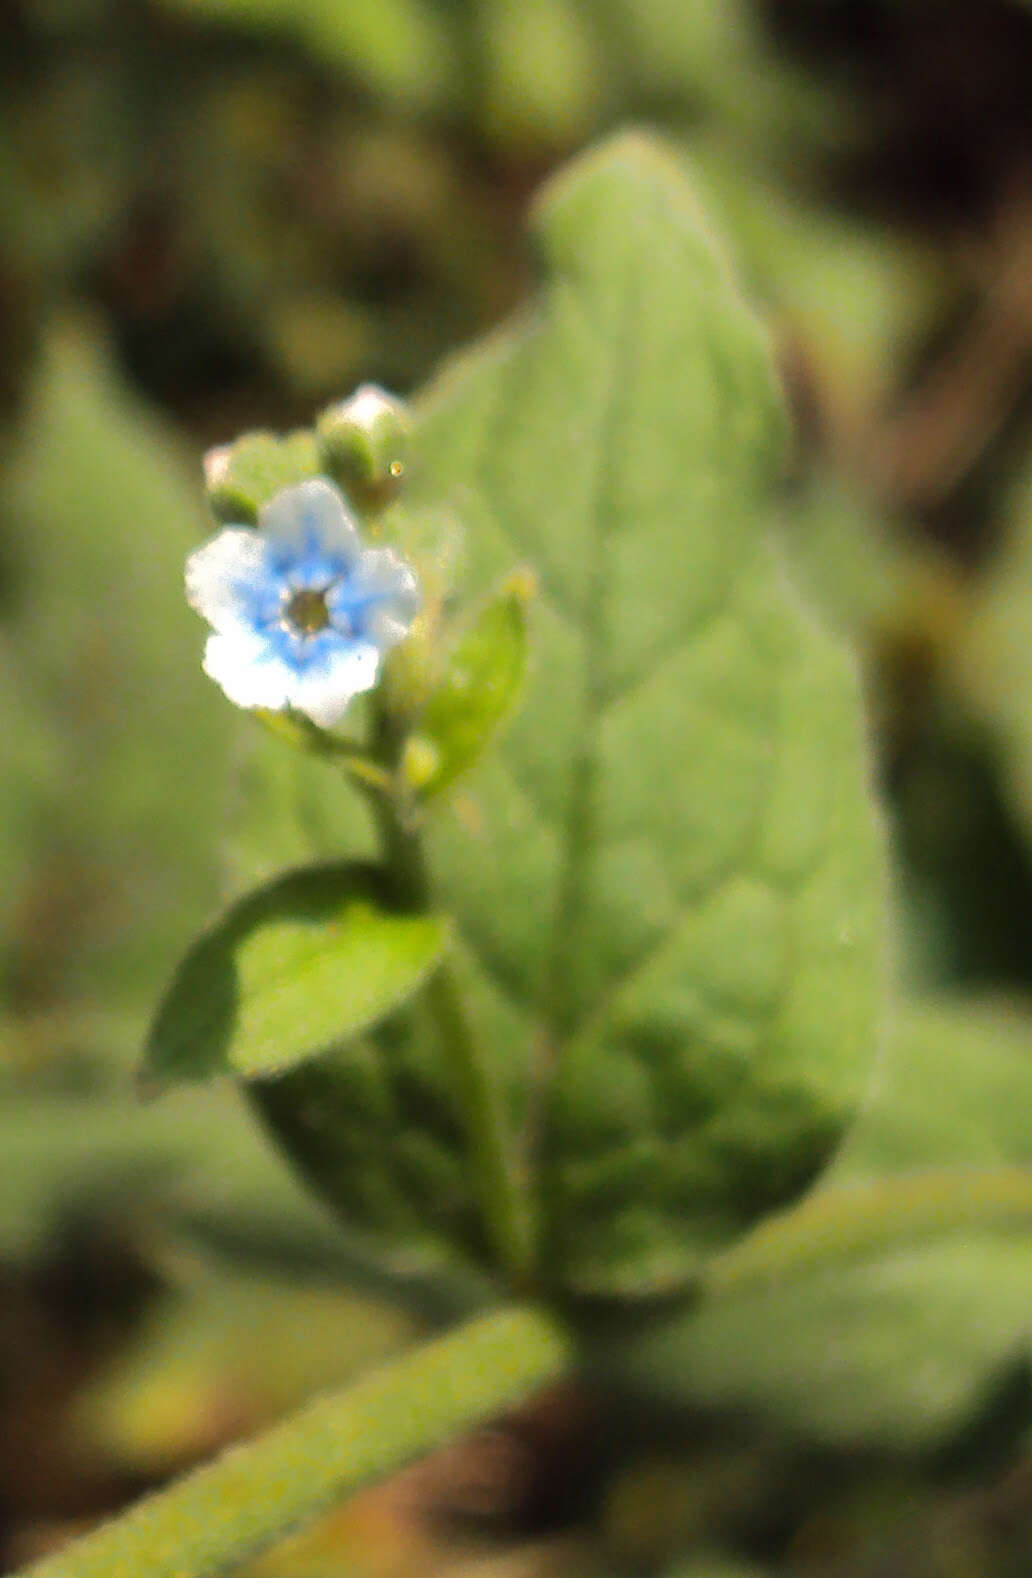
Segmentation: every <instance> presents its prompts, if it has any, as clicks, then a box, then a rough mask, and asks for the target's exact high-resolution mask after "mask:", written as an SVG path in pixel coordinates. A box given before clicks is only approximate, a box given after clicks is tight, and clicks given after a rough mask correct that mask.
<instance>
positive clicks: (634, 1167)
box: [413, 136, 882, 1292]
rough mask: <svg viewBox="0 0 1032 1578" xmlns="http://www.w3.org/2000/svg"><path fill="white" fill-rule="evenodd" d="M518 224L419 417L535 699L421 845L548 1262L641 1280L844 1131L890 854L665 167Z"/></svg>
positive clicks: (714, 271)
mask: <svg viewBox="0 0 1032 1578" xmlns="http://www.w3.org/2000/svg"><path fill="white" fill-rule="evenodd" d="M536 230H537V237H538V241H539V245H540V249H541V253H542V257H543V263H544V270H545V275H546V286H545V289H544V291H543V293H542V295H541V296H540V298H539V300H538V302H537V304H536V306H535V308H534V309H533V311H532V312H531V314H530V315H529V316H528V318H527V319H526V320H525V321H524V322H523V323H521V324H520V325H519V326H518V327H517V328H516V329H515V331H513V332H511V333H509V334H508V335H504V336H502V337H501V338H500V339H496V340H495V341H494V343H492V344H491V345H490V346H489V348H488V349H487V350H486V351H484V352H481V353H475V354H474V355H472V356H470V357H469V358H466V359H464V360H460V361H459V362H458V363H457V364H456V365H455V366H454V367H452V368H451V369H450V370H448V371H447V372H446V373H445V375H444V376H443V377H442V378H441V380H440V381H439V383H438V384H437V386H436V387H435V388H433V389H432V390H431V393H430V396H429V398H428V399H427V400H426V401H425V402H424V403H423V405H422V408H421V410H420V411H419V413H418V422H417V428H416V432H415V434H414V438H413V447H414V466H413V473H414V475H416V476H417V477H420V478H421V484H420V486H421V491H422V493H423V494H424V495H425V496H426V497H428V498H430V499H434V500H441V499H444V500H450V501H451V502H452V503H453V505H454V508H455V510H456V512H457V513H458V514H459V515H461V517H462V518H463V520H464V522H465V527H466V542H465V564H466V578H465V582H464V584H463V586H462V588H461V592H462V596H463V598H464V599H466V598H471V599H472V598H475V597H476V596H478V595H482V594H483V593H484V592H485V591H486V590H487V589H489V588H490V587H492V586H495V585H497V584H498V581H499V579H500V577H501V576H502V575H503V574H504V573H506V572H507V571H509V570H511V569H512V568H514V567H515V566H516V565H520V564H527V565H529V566H530V567H531V568H532V569H533V571H534V572H535V574H536V576H537V578H538V583H539V589H540V595H539V598H538V601H537V604H536V606H535V608H534V610H533V611H532V614H533V618H532V646H533V652H532V662H531V672H530V675H529V680H528V686H527V692H526V697H525V702H524V705H523V707H522V709H521V711H520V713H519V715H518V716H517V718H516V719H515V720H514V722H513V724H512V726H511V727H510V728H509V729H508V730H507V731H506V733H505V736H504V738H503V741H502V743H501V746H500V748H499V749H497V750H493V751H491V752H490V753H488V755H487V757H486V758H485V760H484V762H483V763H482V764H481V766H480V767H479V768H478V769H477V771H476V772H475V774H474V775H472V776H471V778H470V780H469V792H468V794H466V795H465V796H462V797H460V798H459V799H458V801H457V808H456V814H455V815H451V816H447V817H443V818H439V819H438V821H437V823H436V824H435V827H434V830H433V837H432V864H433V869H434V874H435V877H436V879H437V881H438V883H439V885H440V890H441V894H442V897H443V899H444V900H445V902H446V903H447V904H448V905H449V906H450V907H452V908H453V909H454V912H455V914H456V915H457V917H458V922H459V926H460V928H461V932H462V937H463V939H464V942H465V945H466V948H467V950H468V954H469V958H470V965H471V975H472V978H473V980H474V982H475V993H474V996H475V1008H476V1013H477V1016H478V1018H479V1020H480V1024H481V1028H482V1031H483V1033H484V1037H485V1041H486V1043H487V1045H488V1046H489V1047H491V1048H492V1049H493V1050H494V1052H495V1055H496V1057H497V1061H498V1067H499V1077H500V1078H503V1079H505V1081H506V1082H507V1086H508V1090H509V1092H510V1095H511V1107H512V1114H513V1121H514V1123H515V1122H518V1123H520V1124H521V1125H522V1136H523V1142H524V1146H525V1151H526V1157H525V1159H526V1162H527V1169H528V1173H529V1174H530V1175H532V1176H534V1177H535V1178H536V1179H537V1180H538V1181H539V1183H540V1196H541V1200H540V1203H541V1205H542V1207H543V1214H544V1218H545V1221H546V1223H547V1234H548V1236H547V1242H546V1244H545V1246H544V1253H545V1255H546V1256H547V1260H548V1265H549V1267H550V1268H551V1270H550V1273H549V1274H550V1275H553V1276H556V1277H557V1278H560V1279H562V1280H565V1281H566V1282H568V1283H570V1284H572V1285H574V1286H576V1287H579V1288H581V1289H585V1290H589V1289H594V1290H600V1291H608V1292H612V1291H616V1290H626V1291H634V1292H644V1291H650V1290H655V1289H661V1288H669V1287H672V1286H675V1285H677V1284H679V1283H681V1282H683V1281H684V1280H686V1279H687V1278H689V1277H690V1276H691V1275H692V1273H693V1272H694V1270H695V1268H696V1266H697V1263H698V1257H699V1254H700V1252H702V1251H704V1250H705V1249H707V1248H709V1247H712V1246H714V1245H717V1244H720V1243H721V1242H724V1241H725V1240H726V1239H727V1238H728V1237H730V1236H733V1235H735V1234H736V1233H738V1232H739V1231H741V1230H742V1229H743V1228H744V1227H745V1226H747V1225H748V1223H749V1222H750V1221H752V1220H753V1219H754V1218H755V1217H756V1216H757V1215H758V1214H760V1213H762V1212H764V1211H766V1210H769V1209H770V1208H771V1207H772V1206H774V1205H776V1204H778V1203H779V1202H782V1201H785V1200H788V1199H791V1198H792V1197H793V1195H795V1194H796V1193H798V1191H799V1190H801V1189H802V1188H803V1187H804V1186H805V1184H806V1183H807V1182H808V1181H809V1180H810V1178H811V1177H812V1176H813V1175H814V1173H815V1172H816V1171H817V1170H818V1169H819V1168H820V1167H821V1165H822V1164H823V1163H824V1161H825V1160H826V1159H827V1157H828V1155H829V1154H830V1152H831V1150H832V1148H833V1147H834V1146H835V1145H836V1143H837V1141H838V1139H839V1137H840V1136H841V1133H842V1131H843V1129H844V1127H845V1126H846V1124H847V1123H848V1122H849V1121H850V1119H851V1117H852V1115H853V1112H854V1110H855V1107H856V1104H857V1101H858V1099H859V1097H860V1094H861V1092H862V1091H863V1089H864V1085H865V1082H866V1074H867V1068H868V1063H869V1059H870V1056H871V1053H872V1050H873V1046H874V1042H875V1038H876V1026H877V1018H878V1003H879V995H880V992H879V988H880V974H881V969H880V953H881V946H882V944H881V937H880V917H881V886H882V876H881V850H880V841H879V838H878V834H877V830H876V827H875V819H874V816H873V813H872V809H871V805H870V802H869V798H868V793H867V788H866V783H865V771H864V747H863V741H862V729H861V723H860V703H859V698H858V692H857V685H856V680H855V676H854V673H853V669H852V665H851V663H850V661H849V660H848V659H847V657H846V656H845V655H844V653H843V652H842V651H841V650H840V649H839V647H838V646H837V645H836V643H835V642H833V641H832V640H830V639H829V638H828V637H826V636H825V635H824V634H823V633H822V632H821V631H820V630H819V629H818V628H817V626H816V624H815V623H814V622H813V621H812V619H811V618H810V617H809V616H808V614H807V613H806V612H805V611H804V610H803V609H802V608H801V607H800V606H799V604H798V603H797V601H796V599H795V598H794V596H793V595H792V593H791V591H790V590H789V589H788V588H787V586H786V585H785V582H784V579H783V574H782V570H781V567H780V565H779V563H778V562H777V560H776V558H775V557H774V556H773V554H772V553H771V551H770V549H769V547H768V544H767V541H766V535H767V525H768V518H769V517H768V508H769V496H770V492H771V488H772V484H773V482H774V480H775V479H776V477H777V475H778V471H779V467H780V463H781V452H782V438H783V419H782V414H781V408H780V404H779V401H778V398H777V395H776V393H775V390H774V386H773V381H772V378H771V373H770V368H769V365H768V358H767V353H766V347H765V345H764V342H763V337H762V335H761V334H760V333H759V331H758V330H757V327H756V325H755V323H754V321H753V319H752V317H751V316H750V315H749V313H748V312H747V311H746V310H745V309H744V307H743V306H742V304H741V303H740V301H739V300H738V298H737V296H736V294H735V291H734V288H733V285H732V284H731V282H730V281H729V279H728V277H727V274H726V272H725V269H724V266H723V264H722V262H721V260H720V258H719V257H718V256H717V254H716V253H715V251H714V247H713V244H712V242H711V240H710V239H709V237H708V235H707V232H706V229H705V226H704V223H703V221H702V220H701V218H700V216H699V214H698V213H697V211H696V209H695V206H694V203H693V200H692V196H691V192H690V189H689V187H688V184H687V183H686V181H685V178H684V175H683V173H682V171H681V169H680V168H679V167H678V166H677V165H676V164H675V163H673V162H672V161H671V160H669V159H667V158H666V157H665V156H664V155H663V154H662V153H661V152H659V151H658V150H657V149H656V148H655V147H653V146H652V145H651V144H650V143H649V142H647V141H646V140H644V139H642V138H640V137H636V136H630V137H624V138H620V139H618V140H617V141H615V142H614V143H612V144H610V145H609V146H607V147H605V148H603V150H602V151H601V152H599V153H597V154H593V155H590V156H588V157H587V158H586V159H584V160H582V161H581V162H580V163H578V164H576V165H575V166H574V167H573V169H572V170H571V171H570V173H568V174H567V175H566V176H564V177H562V178H560V179H559V180H558V181H557V182H555V183H554V184H553V185H552V187H551V188H550V189H549V191H548V192H547V194H546V197H545V199H544V201H543V202H542V203H541V204H540V206H539V209H538V213H537V220H536ZM413 1033H414V1034H418V1031H417V1030H414V1031H413Z"/></svg>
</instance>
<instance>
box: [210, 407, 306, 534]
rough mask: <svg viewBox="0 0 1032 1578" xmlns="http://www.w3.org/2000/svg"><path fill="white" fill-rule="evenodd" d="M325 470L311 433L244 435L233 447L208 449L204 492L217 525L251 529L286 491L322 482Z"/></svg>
mask: <svg viewBox="0 0 1032 1578" xmlns="http://www.w3.org/2000/svg"><path fill="white" fill-rule="evenodd" d="M321 470H322V467H321V464H320V460H319V449H318V446H317V444H316V442H315V435H314V434H312V433H310V432H308V431H307V430H304V429H301V430H299V431H298V432H296V433H287V434H285V435H284V436H283V437H278V436H277V435H276V434H275V433H245V434H244V436H243V438H238V439H237V440H236V442H235V443H233V444H223V445H220V446H219V447H218V448H217V449H209V451H208V453H207V454H206V455H205V457H204V485H205V492H206V493H207V496H208V504H209V505H210V507H211V511H212V513H213V515H215V517H216V518H217V519H218V520H220V521H230V522H232V523H233V524H234V525H237V526H240V525H248V524H253V523H254V522H255V521H256V520H257V519H258V511H259V510H260V509H261V507H262V505H263V504H267V503H268V501H269V500H270V499H271V498H274V497H275V496H276V494H277V493H279V492H281V491H282V489H283V488H289V487H291V486H293V484H294V483H297V482H304V481H306V480H307V479H308V478H309V477H317V476H319V475H320V474H321Z"/></svg>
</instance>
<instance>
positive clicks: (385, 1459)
mask: <svg viewBox="0 0 1032 1578" xmlns="http://www.w3.org/2000/svg"><path fill="white" fill-rule="evenodd" d="M570 1361H571V1349H570V1343H569V1341H568V1339H567V1337H566V1336H565V1334H564V1333H563V1332H562V1331H561V1330H560V1329H559V1328H558V1327H557V1326H556V1325H555V1324H554V1323H553V1321H552V1320H551V1319H550V1318H549V1317H548V1316H547V1315H544V1314H542V1313H541V1312H540V1311H538V1310H536V1309H532V1308H529V1307H518V1306H515V1307H511V1308H508V1309H502V1310H498V1311H496V1312H493V1313H491V1314H489V1315H485V1316H482V1317H481V1318H480V1319H478V1320H475V1321H472V1322H470V1323H469V1324H468V1325H466V1326H462V1327H460V1328H459V1329H458V1330H457V1331H453V1332H451V1333H449V1334H448V1335H447V1336H445V1337H441V1338H438V1339H437V1340H436V1341H433V1342H429V1343H426V1344H425V1345H424V1346H422V1347H420V1348H417V1349H415V1350H414V1351H413V1352H411V1353H407V1354H404V1355H403V1356H402V1357H401V1358H399V1359H395V1360H394V1361H393V1362H392V1363H390V1364H387V1365H384V1366H383V1367H382V1368H380V1369H378V1370H376V1371H374V1372H373V1373H372V1374H370V1375H368V1376H366V1377H365V1378H364V1379H363V1380H361V1381H359V1382H358V1383H357V1384H356V1385H353V1386H350V1387H348V1388H346V1389H345V1390H344V1391H341V1392H338V1393H335V1394H332V1395H330V1396H328V1397H324V1398H321V1399H320V1400H319V1401H317V1402H315V1403H312V1404H311V1405H310V1406H309V1407H308V1408H306V1409H304V1410H303V1411H302V1412H301V1413H299V1414H297V1415H296V1416H295V1417H294V1418H292V1419H290V1420H288V1421H287V1422H286V1423H284V1424H281V1425H278V1426H276V1427H275V1428H274V1429H272V1430H270V1431H268V1432H267V1433H266V1434H265V1435H263V1436H260V1437H259V1438H258V1440H257V1441H253V1442H250V1443H249V1444H248V1445H246V1446H240V1447H235V1448H233V1449H231V1450H230V1451H229V1452H227V1453H226V1454H225V1455H224V1456H223V1457H221V1458H219V1459H218V1460H217V1461H216V1462H215V1463H213V1464H211V1465H209V1466H208V1467H205V1468H202V1469H199V1470H197V1471H196V1472H195V1473H193V1474H190V1475H188V1476H187V1477H186V1478H185V1479H182V1480H180V1481H179V1482H178V1483H177V1484H175V1485H172V1486H171V1487H170V1488H169V1489H168V1490H163V1491H160V1492H159V1493H158V1494H157V1495H154V1496H150V1497H148V1498H147V1499H146V1500H144V1501H141V1502H139V1503H138V1504H137V1505H136V1506H135V1507H132V1508H131V1509H130V1510H129V1511H128V1512H126V1513H124V1514H123V1515H122V1516H121V1517H119V1518H116V1519H115V1520H114V1521H112V1522H111V1523H108V1524H105V1525H104V1526H103V1527H101V1528H99V1529H97V1530H95V1531H94V1532H93V1533H92V1534H88V1535H86V1536H85V1538H83V1539H81V1540H77V1541H75V1542H74V1543H73V1544H71V1545H69V1546H68V1547H67V1549H66V1550H63V1551H61V1552H59V1553H58V1554H57V1555H56V1556H52V1557H49V1558H47V1559H46V1560H44V1561H42V1562H40V1563H38V1564H37V1565H36V1566H34V1567H32V1568H31V1569H28V1570H27V1571H26V1572H25V1573H24V1574H23V1575H22V1578H216V1575H218V1574H223V1573H226V1572H228V1571H230V1570H231V1569H233V1568H236V1567H238V1566H239V1565H240V1564H241V1563H243V1562H245V1561H247V1560H248V1559H249V1558H251V1557H252V1556H256V1555H257V1554H258V1553H259V1552H261V1551H262V1550H264V1549H265V1548H266V1547H267V1546H269V1545H271V1544H273V1543H274V1542H275V1541H276V1540H279V1539H281V1538H283V1537H284V1536H285V1535H287V1534H289V1533H291V1532H292V1531H293V1530H294V1529H296V1528H297V1527H298V1526H299V1525H301V1524H303V1523H306V1522H308V1521H309V1520H311V1519H312V1518H315V1517H317V1516H318V1515H319V1514H320V1513H322V1512H326V1511H328V1510H329V1509H330V1508H331V1507H333V1506H334V1505H335V1503H337V1502H338V1501H340V1500H341V1499H342V1498H343V1497H345V1496H348V1495H350V1494H351V1493H352V1492H354V1491H356V1490H358V1489H360V1488H361V1487H362V1486H363V1485H366V1484H369V1483H370V1482H371V1481H373V1480H377V1479H381V1478H383V1477H384V1476H385V1475H387V1474H390V1473H392V1472H394V1471H395V1470H397V1469H399V1468H401V1467H403V1466H404V1464H406V1463H408V1462H410V1461H411V1460H412V1459H413V1458H415V1457H418V1456H421V1455H422V1454H423V1453H425V1452H428V1451H430V1450H431V1449H432V1448H434V1447H436V1446H439V1445H441V1444H442V1443H443V1442H445V1441H447V1440H449V1439H450V1438H451V1437H452V1436H454V1435H456V1434H458V1433H460V1432H462V1431H465V1430H469V1429H470V1428H471V1427H473V1426H474V1425H476V1424H479V1423H480V1422H481V1421H483V1420H485V1419H490V1418H493V1417H495V1416H496V1415H497V1414H499V1413H500V1412H502V1411H503V1410H504V1409H506V1408H509V1407H511V1406H512V1405H513V1404H515V1403H518V1402H520V1401H522V1400H523V1399H524V1398H525V1397H527V1396H529V1395H531V1394H532V1393H533V1392H535V1391H537V1390H538V1388H539V1387H541V1386H543V1385H545V1384H546V1383H547V1382H549V1381H552V1380H554V1379H556V1378H557V1377H558V1376H559V1375H561V1374H562V1373H563V1371H564V1370H566V1369H567V1367H568V1366H569V1364H570Z"/></svg>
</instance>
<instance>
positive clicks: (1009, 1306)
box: [608, 1004, 1032, 1449]
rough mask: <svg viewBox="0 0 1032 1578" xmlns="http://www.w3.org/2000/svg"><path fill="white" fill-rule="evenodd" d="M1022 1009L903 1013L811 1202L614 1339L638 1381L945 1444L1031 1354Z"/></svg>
mask: <svg viewBox="0 0 1032 1578" xmlns="http://www.w3.org/2000/svg"><path fill="white" fill-rule="evenodd" d="M1028 1044H1029V1043H1028V1019H1027V1016H1025V1015H1023V1014H1019V1013H1017V1012H1016V1011H1007V1012H1004V1011H1001V1010H1000V1009H999V1008H995V1007H993V1008H990V1007H983V1006H977V1005H960V1004H945V1005H939V1006H934V1007H929V1008H920V1009H911V1010H908V1011H907V1012H906V1013H904V1014H902V1015H901V1016H900V1020H899V1023H898V1024H897V1026H896V1029H895V1035H894V1039H893V1043H892V1048H891V1055H890V1057H889V1059H888V1066H887V1068H886V1070H885V1073H884V1077H883V1080H882V1083H881V1084H880V1087H879V1089H878V1091H877V1092H876V1095H875V1099H874V1100H873V1101H872V1103H871V1106H870V1109H869V1110H868V1111H867V1112H866V1113H865V1115H864V1117H863V1119H862V1120H861V1121H860V1123H858V1125H857V1127H856V1130H855V1131H854V1134H853V1135H852V1136H851V1138H850V1141H849V1143H848V1144H847V1146H846V1148H845V1150H844V1152H843V1155H842V1157H841V1158H840V1160H839V1161H838V1162H837V1163H836V1165H835V1167H834V1168H833V1169H832V1170H831V1171H830V1173H829V1174H828V1176H827V1178H826V1179H825V1181H824V1182H823V1183H822V1185H821V1187H820V1188H819V1190H817V1191H816V1192H815V1194H813V1195H812V1196H811V1197H810V1199H809V1200H808V1201H806V1202H804V1203H803V1204H802V1205H801V1206H799V1207H797V1208H796V1210H795V1211H793V1212H790V1213H787V1214H786V1215H785V1216H784V1217H783V1218H782V1219H781V1220H780V1221H772V1222H769V1223H767V1224H765V1225H764V1226H762V1227H761V1228H759V1229H758V1230H757V1231H756V1232H755V1233H754V1235H753V1236H752V1238H751V1239H746V1240H745V1241H744V1242H742V1243H741V1244H739V1245H737V1246H735V1248H733V1249H732V1250H730V1251H728V1252H727V1253H726V1254H725V1255H722V1256H719V1257H717V1259H716V1260H715V1261H714V1263H713V1264H712V1266H711V1268H710V1271H709V1273H708V1283H709V1288H710V1294H711V1296H710V1297H709V1298H705V1299H703V1301H702V1302H700V1303H699V1304H698V1305H697V1306H696V1307H695V1308H694V1309H692V1310H690V1311H688V1312H686V1313H684V1314H681V1315H678V1316H675V1317H673V1318H671V1319H670V1320H668V1321H665V1322H661V1323H658V1324H657V1325H656V1326H655V1327H653V1328H652V1330H651V1331H650V1332H648V1333H647V1334H646V1335H645V1336H643V1337H642V1338H641V1340H640V1341H639V1342H637V1344H629V1345H626V1346H622V1347H621V1348H620V1349H619V1350H608V1353H609V1356H610V1357H612V1358H613V1359H614V1360H615V1362H616V1363H617V1364H624V1363H626V1365H627V1373H629V1375H630V1377H631V1378H632V1379H633V1381H634V1382H635V1384H637V1385H639V1386H644V1387H645V1388H646V1389H647V1390H651V1391H654V1392H656V1393H658V1394H660V1395H662V1396H663V1397H664V1398H667V1399H669V1398H671V1397H677V1398H680V1399H681V1400H683V1401H686V1402H690V1403H691V1404H692V1405H694V1406H698V1405H699V1404H707V1405H711V1406H730V1407H734V1408H736V1409H743V1408H745V1409H748V1410H750V1411H753V1412H755V1413H758V1414H760V1415H762V1416H766V1417H767V1418H769V1419H772V1420H774V1421H776V1422H777V1425H778V1427H779V1428H780V1429H782V1430H784V1429H786V1428H787V1429H789V1430H791V1431H793V1432H797V1433H798V1434H800V1435H803V1436H807V1437H810V1438H813V1439H818V1440H823V1441H833V1442H836V1443H841V1444H855V1443H857V1442H866V1443H871V1444H879V1445H882V1446H891V1447H894V1448H908V1449H910V1448H914V1447H926V1446H929V1445H933V1444H935V1443H937V1442H939V1441H941V1440H942V1439H943V1437H944V1436H946V1435H949V1434H950V1433H952V1432H954V1431H956V1430H957V1429H959V1428H960V1427H961V1426H962V1425H963V1424H964V1423H965V1422H966V1420H967V1419H968V1418H969V1417H970V1415H971V1412H972V1410H973V1409H975V1408H976V1407H977V1406H978V1404H979V1402H980V1400H981V1399H982V1398H983V1397H984V1396H986V1392H987V1388H991V1387H992V1386H993V1385H994V1384H996V1383H997V1382H998V1380H999V1378H1000V1377H1001V1376H1003V1375H1005V1374H1006V1373H1007V1371H1008V1369H1009V1368H1010V1367H1011V1366H1013V1365H1014V1364H1015V1363H1016V1362H1023V1363H1025V1364H1026V1365H1027V1364H1028V1363H1029V1361H1030V1359H1032V1350H1030V1338H1032V1315H1030V1311H1032V1254H1030V1252H1029V1238H1030V1232H1032V1128H1030V1126H1029V1124H1028V1112H1029V1108H1030V1104H1032V1059H1030V1058H1029V1055H1028Z"/></svg>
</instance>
